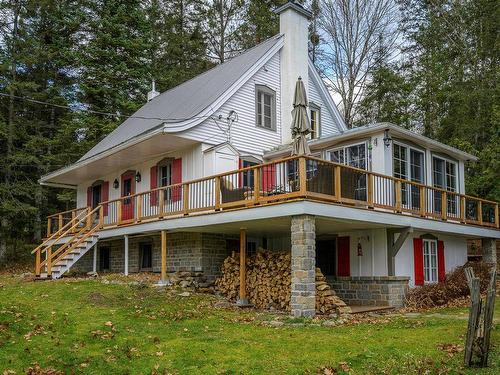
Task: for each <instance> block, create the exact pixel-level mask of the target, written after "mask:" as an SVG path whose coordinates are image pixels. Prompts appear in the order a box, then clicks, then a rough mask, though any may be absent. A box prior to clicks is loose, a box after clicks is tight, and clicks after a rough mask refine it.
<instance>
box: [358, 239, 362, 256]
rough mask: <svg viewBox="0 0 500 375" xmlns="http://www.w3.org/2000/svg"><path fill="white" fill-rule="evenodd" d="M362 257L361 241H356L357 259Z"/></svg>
mask: <svg viewBox="0 0 500 375" xmlns="http://www.w3.org/2000/svg"><path fill="white" fill-rule="evenodd" d="M362 256H363V247H362V246H361V240H359V241H358V257H362Z"/></svg>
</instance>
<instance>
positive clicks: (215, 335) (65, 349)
mask: <svg viewBox="0 0 500 375" xmlns="http://www.w3.org/2000/svg"><path fill="white" fill-rule="evenodd" d="M0 285H1V286H0V374H1V373H4V374H13V373H14V372H9V370H11V371H15V373H18V374H21V373H25V372H26V370H27V369H28V368H29V367H32V366H34V365H35V364H36V363H38V364H39V365H40V366H41V367H42V368H48V367H52V368H54V369H57V370H62V371H64V372H65V373H76V374H78V373H85V374H114V373H117V374H151V373H153V374H156V373H158V374H162V373H179V374H241V373H243V374H303V373H311V374H316V373H322V374H323V373H328V371H326V372H325V370H324V368H325V367H331V368H334V369H336V370H337V371H339V372H340V373H342V372H345V371H347V372H349V373H355V374H359V373H377V374H378V373H388V374H392V373H394V374H401V373H405V374H406V373H418V374H421V373H426V371H427V373H436V374H438V373H439V374H442V373H476V372H478V373H484V374H490V373H491V374H496V373H498V372H499V371H500V370H499V368H500V356H499V352H498V348H497V347H494V348H493V352H492V353H491V355H490V368H488V369H486V370H477V369H476V370H465V369H463V368H462V366H461V364H462V358H463V352H458V353H456V354H453V353H448V352H447V351H444V350H442V349H440V344H459V345H462V346H463V341H464V339H463V335H464V333H465V329H466V324H467V321H466V320H464V319H463V317H464V316H467V315H466V314H467V310H466V309H460V308H454V309H450V310H439V311H436V312H430V313H426V314H423V315H420V316H410V317H408V316H401V315H393V316H390V317H389V318H386V317H383V318H380V319H378V318H375V319H372V320H374V321H371V322H365V323H360V324H354V325H340V326H339V325H337V326H324V325H322V324H320V323H321V322H318V321H317V320H312V321H304V320H293V319H289V318H286V316H283V315H273V314H271V313H262V312H256V311H252V310H239V309H236V308H227V307H226V308H216V307H214V303H216V302H217V301H220V300H219V299H217V297H214V296H210V295H203V294H192V295H191V296H189V297H182V296H179V295H178V293H179V292H178V291H172V290H168V289H167V290H165V289H155V288H151V287H144V286H141V285H139V286H138V285H121V284H103V283H102V282H101V281H100V280H83V281H82V280H80V281H72V280H70V279H67V280H61V281H50V282H30V281H23V280H22V279H21V278H20V277H17V276H5V275H3V276H0ZM495 314H496V315H495V317H496V319H497V320H498V319H500V308H499V306H498V304H497V306H496V311H495ZM276 318H277V319H280V320H281V321H283V322H284V323H285V324H284V325H282V326H279V327H272V326H269V325H268V324H267V323H266V322H267V321H269V320H272V319H276ZM496 328H497V329H496V330H495V331H494V332H493V335H492V342H493V344H494V345H495V344H497V343H498V342H499V339H500V334H499V332H498V324H497V326H496Z"/></svg>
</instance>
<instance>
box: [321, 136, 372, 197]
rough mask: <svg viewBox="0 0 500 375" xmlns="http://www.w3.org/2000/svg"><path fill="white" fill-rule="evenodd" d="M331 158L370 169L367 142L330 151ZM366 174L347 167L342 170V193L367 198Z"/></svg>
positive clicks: (335, 161)
mask: <svg viewBox="0 0 500 375" xmlns="http://www.w3.org/2000/svg"><path fill="white" fill-rule="evenodd" d="M329 155H330V160H331V161H333V162H334V163H339V164H346V165H349V166H351V167H355V168H359V169H365V170H366V169H368V153H367V150H366V143H364V142H363V143H359V144H355V145H350V146H345V147H342V148H337V149H334V150H331V151H329ZM366 182H367V181H366V174H365V173H360V172H357V171H353V170H349V169H345V170H344V171H343V172H342V182H341V183H342V189H343V191H342V195H343V196H345V197H348V198H352V199H357V200H366V197H367V195H366V193H367V191H366Z"/></svg>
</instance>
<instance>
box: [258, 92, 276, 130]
mask: <svg viewBox="0 0 500 375" xmlns="http://www.w3.org/2000/svg"><path fill="white" fill-rule="evenodd" d="M255 115H256V124H257V126H259V127H261V128H264V129H269V130H276V92H275V91H274V90H272V89H270V88H269V87H267V86H264V85H256V86H255Z"/></svg>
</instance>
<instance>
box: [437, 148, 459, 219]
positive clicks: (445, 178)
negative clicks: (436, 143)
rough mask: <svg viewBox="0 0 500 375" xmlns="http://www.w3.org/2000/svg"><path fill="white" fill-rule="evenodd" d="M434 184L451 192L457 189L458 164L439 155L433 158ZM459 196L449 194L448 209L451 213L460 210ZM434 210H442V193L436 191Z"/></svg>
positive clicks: (447, 199) (447, 198) (447, 197)
mask: <svg viewBox="0 0 500 375" xmlns="http://www.w3.org/2000/svg"><path fill="white" fill-rule="evenodd" d="M432 179H433V181H432V182H433V186H434V187H436V188H440V189H444V190H447V191H451V192H456V191H457V164H456V163H455V162H453V161H450V160H446V159H443V158H440V157H437V156H434V157H433V158H432ZM457 200H458V196H456V195H454V194H447V196H446V201H447V210H448V213H450V214H456V213H457V210H458V202H457ZM434 211H435V212H441V194H439V193H438V192H435V193H434Z"/></svg>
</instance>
